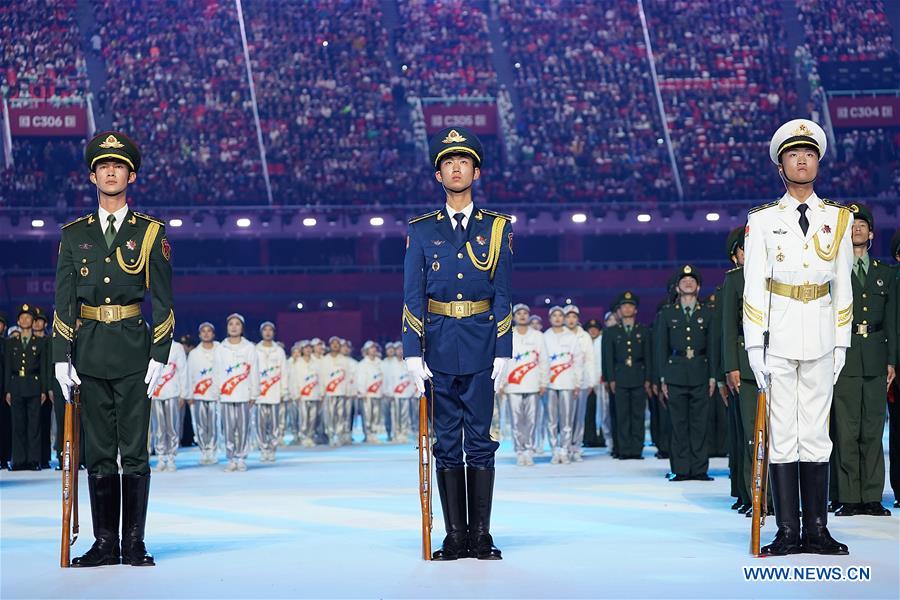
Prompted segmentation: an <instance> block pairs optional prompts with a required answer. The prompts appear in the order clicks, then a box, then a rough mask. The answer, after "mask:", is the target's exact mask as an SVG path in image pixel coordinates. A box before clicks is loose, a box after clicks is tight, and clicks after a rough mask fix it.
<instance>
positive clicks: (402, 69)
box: [400, 65, 409, 73]
mask: <svg viewBox="0 0 900 600" xmlns="http://www.w3.org/2000/svg"><path fill="white" fill-rule="evenodd" d="M408 68H409V67H408V66H406V65H403V66H402V67H400V70H401V71H403V72H404V73H406V70H407V69H408Z"/></svg>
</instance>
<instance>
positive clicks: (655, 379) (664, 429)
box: [650, 275, 678, 476]
mask: <svg viewBox="0 0 900 600" xmlns="http://www.w3.org/2000/svg"><path fill="white" fill-rule="evenodd" d="M677 301H678V293H677V292H676V291H675V276H674V275H673V276H672V277H670V278H669V283H668V284H667V286H666V299H665V300H663V301H662V302H660V303H659V304H658V305H657V307H656V315H655V316H654V317H653V326H652V328H651V334H652V335H651V344H652V346H651V347H652V348H653V358H654V359H655V358H656V340H657V339H658V338H659V329H660V327H662V325H661V321H660V314H661V313H662V311H663V309H664V308H666V307H667V306H668V305H670V304H674V303H675V302H677ZM650 362H651V366H650V392H651V394H652V397H653V400H652V401H651V402H655V403H656V412H657V417H656V420H655V422H654V419H653V412H652V411H651V412H650V428H651V432H650V435H651V436H652V437H653V439H654V440H655V441H654V443H655V444H656V450H657V452H656V458H658V459H661V460H670V459H671V456H670V452H671V449H672V417H671V415H670V413H669V405H668V404H667V403H666V399H665V398H663V395H662V391H661V390H660V388H661V385H660V380H659V378H660V364H659V361H658V360H652V361H650ZM654 427H655V429H656V431H655V432H654V431H652V430H653V429H654ZM670 475H671V474H670ZM667 476H668V475H667Z"/></svg>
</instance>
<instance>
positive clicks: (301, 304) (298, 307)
mask: <svg viewBox="0 0 900 600" xmlns="http://www.w3.org/2000/svg"><path fill="white" fill-rule="evenodd" d="M297 310H303V303H302V302H298V303H297Z"/></svg>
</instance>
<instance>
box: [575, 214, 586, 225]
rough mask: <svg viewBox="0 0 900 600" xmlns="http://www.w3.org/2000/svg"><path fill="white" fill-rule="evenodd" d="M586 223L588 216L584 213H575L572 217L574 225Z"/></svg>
mask: <svg viewBox="0 0 900 600" xmlns="http://www.w3.org/2000/svg"><path fill="white" fill-rule="evenodd" d="M585 221H587V215H586V214H584V213H575V214H574V215H572V222H573V223H584V222H585Z"/></svg>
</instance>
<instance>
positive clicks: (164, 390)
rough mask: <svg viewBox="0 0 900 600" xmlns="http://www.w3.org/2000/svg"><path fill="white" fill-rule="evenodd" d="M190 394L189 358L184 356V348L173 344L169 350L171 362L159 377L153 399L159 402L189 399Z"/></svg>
mask: <svg viewBox="0 0 900 600" xmlns="http://www.w3.org/2000/svg"><path fill="white" fill-rule="evenodd" d="M189 392H190V390H188V371H187V356H185V354H184V346H182V345H181V344H179V343H177V342H172V346H171V347H170V348H169V361H168V362H167V363H166V365H165V366H164V367H163V369H162V373H160V375H159V379H158V380H157V382H156V387H155V388H154V389H153V395H152V397H153V398H156V399H158V400H169V399H171V398H187V397H188V394H189Z"/></svg>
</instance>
